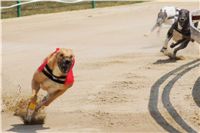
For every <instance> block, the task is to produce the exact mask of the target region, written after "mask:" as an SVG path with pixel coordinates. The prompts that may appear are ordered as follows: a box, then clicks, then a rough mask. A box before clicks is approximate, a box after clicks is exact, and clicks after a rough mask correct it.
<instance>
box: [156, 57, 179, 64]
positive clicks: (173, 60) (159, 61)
mask: <svg viewBox="0 0 200 133" xmlns="http://www.w3.org/2000/svg"><path fill="white" fill-rule="evenodd" d="M176 61H177V60H176V59H170V58H167V59H159V60H157V61H155V62H154V63H153V64H166V63H176Z"/></svg>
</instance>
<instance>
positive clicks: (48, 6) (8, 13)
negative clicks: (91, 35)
mask: <svg viewBox="0 0 200 133" xmlns="http://www.w3.org/2000/svg"><path fill="white" fill-rule="evenodd" d="M141 2H144V0H140V1H138V0H134V1H97V2H96V8H100V7H109V6H119V5H127V4H135V3H141ZM13 4H16V2H15V1H1V6H3V7H4V6H9V5H13ZM89 8H92V4H91V2H80V3H73V4H65V3H57V2H36V3H31V4H27V5H22V6H21V16H28V15H34V14H46V13H55V12H64V11H72V10H82V9H89ZM13 17H17V7H15V8H10V9H3V10H2V11H1V18H2V19H5V18H13Z"/></svg>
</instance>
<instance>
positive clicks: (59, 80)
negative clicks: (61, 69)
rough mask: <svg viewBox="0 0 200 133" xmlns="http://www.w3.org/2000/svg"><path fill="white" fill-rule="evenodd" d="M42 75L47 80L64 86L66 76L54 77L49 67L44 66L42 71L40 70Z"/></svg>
mask: <svg viewBox="0 0 200 133" xmlns="http://www.w3.org/2000/svg"><path fill="white" fill-rule="evenodd" d="M42 73H44V75H46V76H47V77H48V78H49V79H51V80H53V81H54V82H56V83H60V84H64V83H65V80H66V76H60V77H58V76H55V75H54V74H53V72H52V70H51V69H50V68H49V66H48V65H47V64H46V65H45V67H44V69H43V70H42Z"/></svg>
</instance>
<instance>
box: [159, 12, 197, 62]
mask: <svg viewBox="0 0 200 133" xmlns="http://www.w3.org/2000/svg"><path fill="white" fill-rule="evenodd" d="M197 26H198V23H196V24H195V27H197ZM171 39H173V41H174V43H172V44H171V45H170V47H171V48H174V47H176V46H178V45H179V46H178V47H177V48H175V49H174V51H173V53H172V55H168V54H167V53H166V50H167V45H168V43H169V41H170V40H171ZM190 41H194V40H192V39H191V32H190V23H189V11H188V10H186V9H181V10H180V11H179V16H178V19H177V21H175V23H174V24H173V25H172V26H171V28H170V29H169V30H168V33H167V38H166V40H165V43H164V46H163V48H162V49H161V52H163V53H164V54H165V55H168V56H169V57H170V58H172V59H175V58H176V54H177V52H178V51H179V50H181V49H184V48H186V47H187V45H188V44H189V42H190Z"/></svg>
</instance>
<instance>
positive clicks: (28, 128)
mask: <svg viewBox="0 0 200 133" xmlns="http://www.w3.org/2000/svg"><path fill="white" fill-rule="evenodd" d="M12 126H13V127H12V128H11V129H8V130H7V131H9V132H16V133H37V131H39V130H46V129H49V127H43V125H42V124H41V125H24V124H14V125H12Z"/></svg>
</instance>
